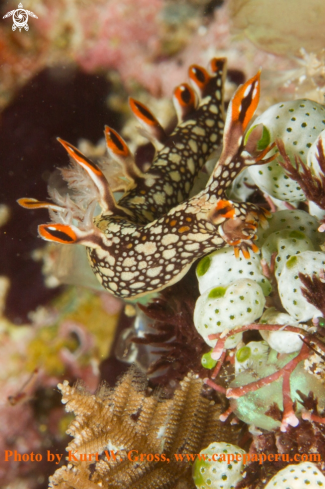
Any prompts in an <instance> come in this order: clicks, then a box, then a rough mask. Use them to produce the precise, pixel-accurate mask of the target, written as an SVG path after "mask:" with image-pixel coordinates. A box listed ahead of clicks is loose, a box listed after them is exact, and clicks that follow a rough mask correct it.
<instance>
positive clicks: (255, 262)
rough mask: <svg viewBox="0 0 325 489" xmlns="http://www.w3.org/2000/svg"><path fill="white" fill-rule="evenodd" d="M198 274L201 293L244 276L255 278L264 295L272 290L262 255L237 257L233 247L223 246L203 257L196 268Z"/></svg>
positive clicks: (252, 254)
mask: <svg viewBox="0 0 325 489" xmlns="http://www.w3.org/2000/svg"><path fill="white" fill-rule="evenodd" d="M196 275H197V278H198V281H199V289H200V293H201V294H203V293H204V292H205V291H206V290H208V289H211V287H217V286H219V285H228V284H230V283H231V282H235V281H236V280H239V279H243V278H248V279H251V280H255V282H257V283H258V284H259V285H260V286H261V289H262V290H263V293H264V295H269V293H270V292H271V284H270V282H269V281H268V279H267V278H266V277H265V276H264V275H263V272H262V266H261V257H260V255H259V254H256V253H251V256H250V258H249V259H246V258H244V257H243V256H240V257H239V258H236V257H235V252H234V249H233V247H228V248H221V249H220V250H217V251H215V252H213V253H211V254H210V255H207V256H205V257H204V258H202V260H201V261H200V262H199V264H198V266H197V268H196Z"/></svg>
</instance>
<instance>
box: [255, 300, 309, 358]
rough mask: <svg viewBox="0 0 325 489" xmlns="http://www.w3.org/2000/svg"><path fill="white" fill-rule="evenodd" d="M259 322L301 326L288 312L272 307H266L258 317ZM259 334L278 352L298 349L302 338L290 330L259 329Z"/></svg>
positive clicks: (289, 351)
mask: <svg viewBox="0 0 325 489" xmlns="http://www.w3.org/2000/svg"><path fill="white" fill-rule="evenodd" d="M260 323H261V324H283V325H285V324H286V325H290V326H296V327H298V328H302V326H305V325H302V324H299V323H298V322H297V321H295V319H293V318H292V317H291V316H290V315H289V314H286V313H284V312H279V311H277V310H276V309H275V308H274V307H270V308H269V309H266V311H265V312H264V314H263V316H262V317H261V319H260ZM260 334H261V336H262V337H263V338H264V340H265V341H267V342H268V344H269V345H270V347H271V348H273V350H275V351H277V352H278V353H292V352H294V351H299V350H300V349H301V347H302V343H303V342H302V340H301V339H300V338H299V334H298V333H293V332H292V331H263V330H260Z"/></svg>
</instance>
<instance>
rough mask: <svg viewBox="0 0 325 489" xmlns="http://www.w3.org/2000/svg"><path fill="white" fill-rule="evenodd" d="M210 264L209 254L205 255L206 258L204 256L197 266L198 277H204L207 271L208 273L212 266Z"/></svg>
mask: <svg viewBox="0 0 325 489" xmlns="http://www.w3.org/2000/svg"><path fill="white" fill-rule="evenodd" d="M210 264H211V258H210V257H209V256H205V257H204V258H202V260H200V262H199V264H198V266H197V267H196V273H197V275H198V277H202V276H203V275H204V274H205V273H207V271H208V270H209V268H210Z"/></svg>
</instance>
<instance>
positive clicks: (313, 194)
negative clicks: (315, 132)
mask: <svg viewBox="0 0 325 489" xmlns="http://www.w3.org/2000/svg"><path fill="white" fill-rule="evenodd" d="M276 144H277V146H278V149H279V152H280V154H281V156H282V158H283V160H284V161H282V162H281V161H279V163H280V165H281V166H282V167H283V168H284V169H285V170H286V172H287V174H288V176H289V177H290V178H292V179H293V180H295V181H296V182H297V183H298V184H299V185H300V187H301V189H302V191H303V192H304V194H305V196H306V198H307V199H308V200H312V201H313V202H315V203H316V204H317V205H318V206H319V207H320V208H321V209H325V175H322V174H321V175H320V176H319V177H316V176H315V175H313V173H312V171H311V169H310V168H308V167H307V166H306V165H305V163H304V162H303V161H302V160H301V158H300V157H299V156H297V155H296V156H295V164H296V166H294V165H293V164H292V163H291V161H290V158H289V156H288V155H287V153H286V151H285V147H284V143H283V141H282V140H281V139H277V140H276ZM317 147H318V153H319V155H322V156H320V157H319V159H318V161H319V163H320V166H321V165H322V166H323V167H324V166H325V165H324V161H323V160H324V155H323V146H322V142H321V140H319V141H318V146H317ZM322 166H321V168H322Z"/></svg>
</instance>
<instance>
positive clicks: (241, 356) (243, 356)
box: [236, 346, 251, 362]
mask: <svg viewBox="0 0 325 489" xmlns="http://www.w3.org/2000/svg"><path fill="white" fill-rule="evenodd" d="M250 356H251V349H250V348H249V346H243V347H242V348H240V349H239V350H238V351H237V353H236V358H237V360H238V362H245V361H246V360H248V359H249V357H250Z"/></svg>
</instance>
